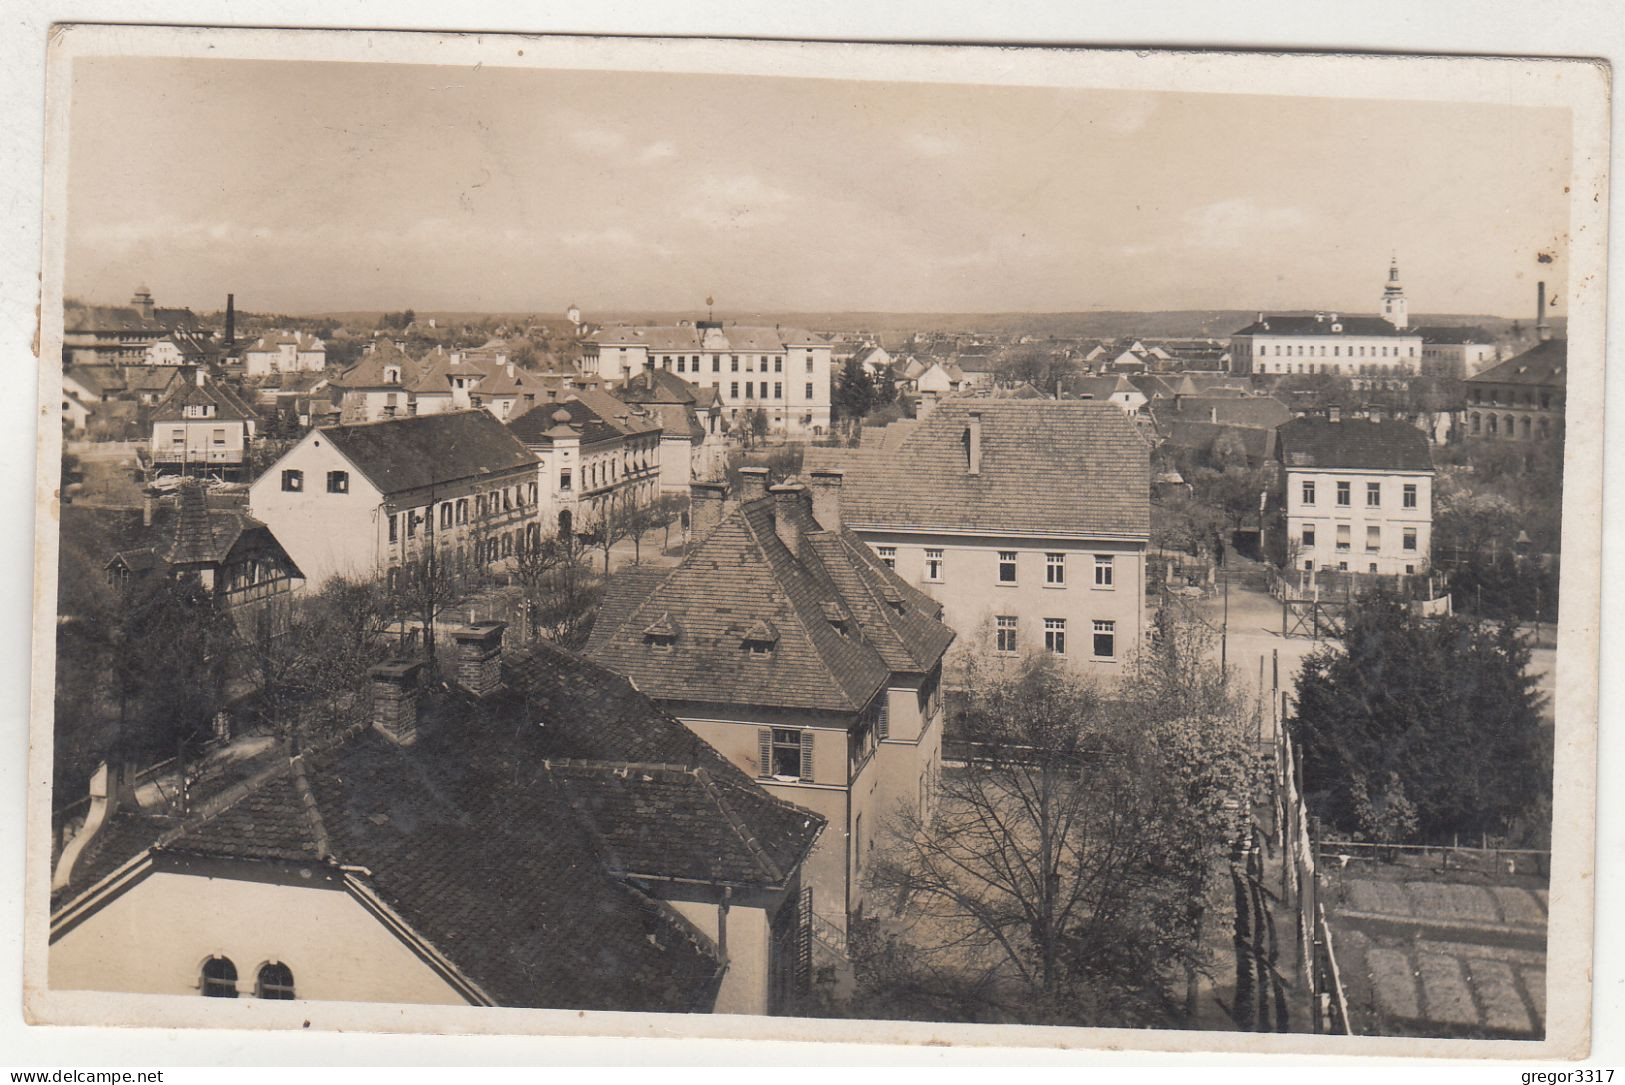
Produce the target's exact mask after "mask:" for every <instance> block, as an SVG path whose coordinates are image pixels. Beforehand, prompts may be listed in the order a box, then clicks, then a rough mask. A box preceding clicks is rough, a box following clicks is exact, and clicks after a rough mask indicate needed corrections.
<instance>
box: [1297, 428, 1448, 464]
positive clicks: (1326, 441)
mask: <svg viewBox="0 0 1625 1085" xmlns="http://www.w3.org/2000/svg"><path fill="white" fill-rule="evenodd" d="M1277 432H1278V434H1279V437H1278V444H1279V447H1280V454H1281V462H1282V463H1283V464H1284V465H1285V466H1286V468H1287V470H1291V469H1292V468H1294V467H1310V468H1319V469H1338V468H1342V469H1347V470H1375V471H1432V470H1433V454H1432V452H1431V451H1430V450H1429V448H1428V439H1427V435H1426V434H1424V433H1423V432H1422V431H1421V430H1419V429H1417V428H1416V427H1415V426H1413V425H1411V424H1410V423H1409V422H1401V421H1398V420H1396V419H1384V420H1383V421H1381V422H1373V421H1371V420H1370V419H1365V418H1352V419H1348V420H1346V421H1339V422H1333V421H1331V420H1330V419H1326V418H1313V417H1305V418H1294V419H1293V420H1292V421H1290V422H1288V423H1287V424H1286V425H1284V426H1282V427H1281V428H1280V429H1279V430H1278V431H1277Z"/></svg>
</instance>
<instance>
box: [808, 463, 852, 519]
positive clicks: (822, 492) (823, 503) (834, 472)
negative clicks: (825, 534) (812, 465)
mask: <svg viewBox="0 0 1625 1085" xmlns="http://www.w3.org/2000/svg"><path fill="white" fill-rule="evenodd" d="M845 478H846V472H844V471H842V470H841V469H840V468H838V467H821V468H819V469H817V470H815V471H813V472H812V507H813V519H814V520H817V521H818V526H819V527H821V528H823V529H824V530H825V531H839V530H841V483H842V482H843V481H844V480H845Z"/></svg>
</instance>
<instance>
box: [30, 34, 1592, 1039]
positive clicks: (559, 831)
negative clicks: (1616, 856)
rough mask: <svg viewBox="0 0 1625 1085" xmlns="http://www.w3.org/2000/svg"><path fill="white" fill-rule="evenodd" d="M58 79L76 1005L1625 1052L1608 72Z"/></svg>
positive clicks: (569, 64)
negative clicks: (1611, 1032) (1600, 689)
mask: <svg viewBox="0 0 1625 1085" xmlns="http://www.w3.org/2000/svg"><path fill="white" fill-rule="evenodd" d="M48 75H49V84H48V90H47V104H48V115H47V125H46V153H47V162H46V167H47V169H46V205H47V212H48V213H47V217H46V225H45V230H46V248H45V254H46V263H45V268H46V274H45V283H44V295H43V296H44V307H43V309H42V317H41V319H42V322H43V323H42V331H43V335H42V340H41V346H40V352H39V367H40V372H39V381H38V387H39V397H40V399H39V402H40V404H41V409H40V411H39V413H38V417H39V419H40V427H41V428H40V436H39V442H38V448H39V450H40V451H39V464H40V466H39V472H38V479H39V482H38V495H39V496H38V499H37V500H38V510H39V511H38V515H37V523H38V546H39V548H40V551H39V552H40V555H41V556H40V558H39V561H38V563H37V567H36V577H37V590H36V595H35V607H36V616H35V630H36V643H35V652H36V663H35V671H34V681H35V689H34V705H33V713H34V719H33V728H34V729H33V739H34V741H33V745H32V754H31V756H32V758H33V765H32V773H31V777H30V794H29V812H30V818H31V821H30V826H29V832H30V839H29V857H28V862H29V868H28V878H29V884H28V899H27V907H28V913H29V920H30V926H29V929H28V938H27V942H26V946H25V949H26V952H27V968H26V971H25V977H24V979H25V1002H26V1004H27V1006H28V1010H29V1013H30V1015H31V1017H33V1018H34V1019H37V1020H41V1021H44V1022H47V1023H61V1024H72V1023H116V1024H129V1025H167V1026H173V1025H185V1026H203V1025H224V1026H231V1027H238V1028H245V1027H247V1028H256V1027H257V1028H291V1029H301V1028H312V1027H314V1028H317V1029H324V1028H339V1027H362V1028H375V1029H383V1030H401V1031H412V1032H442V1031H443V1032H496V1033H504V1032H540V1033H557V1032H575V1033H583V1032H584V1033H589V1034H615V1035H621V1034H624V1035H640V1034H641V1035H648V1034H651V1033H655V1032H658V1033H661V1034H666V1033H671V1032H672V1031H673V1030H675V1032H676V1033H677V1034H693V1035H705V1036H713V1037H735V1036H763V1037H769V1038H798V1039H815V1038H830V1039H841V1040H877V1041H884V1042H890V1043H923V1042H928V1041H930V1040H931V1039H932V1038H933V1037H938V1036H942V1035H946V1036H949V1037H951V1040H950V1041H948V1042H952V1043H962V1044H1013V1045H1035V1046H1057V1047H1090V1046H1103V1045H1108V1044H1109V1045H1112V1046H1117V1047H1125V1046H1126V1047H1146V1048H1151V1049H1196V1050H1230V1051H1238V1050H1239V1051H1248V1050H1258V1051H1262V1050H1270V1051H1311V1050H1314V1051H1336V1052H1338V1053H1341V1054H1364V1053H1370V1054H1383V1053H1387V1054H1394V1053H1407V1054H1452V1055H1456V1056H1458V1057H1525V1058H1532V1057H1536V1056H1537V1055H1539V1054H1544V1055H1561V1054H1564V1053H1567V1054H1568V1055H1570V1056H1573V1055H1576V1054H1583V1053H1584V1051H1585V1048H1586V1045H1587V1044H1588V1043H1589V1035H1590V1027H1591V1026H1590V1019H1589V1009H1590V1005H1591V997H1592V992H1591V937H1592V901H1591V878H1592V874H1593V870H1592V866H1593V850H1592V849H1593V839H1594V833H1595V826H1594V821H1593V803H1594V796H1595V786H1596V785H1595V762H1594V756H1595V747H1596V735H1597V682H1598V674H1597V670H1598V659H1599V657H1598V623H1599V613H1598V598H1599V584H1600V566H1599V554H1600V551H1601V539H1602V527H1601V524H1602V520H1601V512H1600V495H1601V463H1602V437H1603V430H1602V387H1603V358H1604V355H1603V326H1604V325H1603V309H1604V290H1605V287H1606V274H1605V273H1606V242H1605V235H1606V227H1607V221H1606V186H1607V183H1608V165H1607V161H1608V158H1607V156H1608V142H1607V99H1608V93H1609V90H1608V78H1609V72H1608V69H1607V66H1606V65H1600V64H1598V63H1597V62H1589V61H1583V60H1574V61H1553V60H1544V61H1539V62H1537V61H1534V60H1519V59H1516V58H1513V59H1507V58H1501V59H1493V60H1492V59H1485V58H1465V57H1463V58H1448V59H1446V58H1437V57H1434V58H1423V57H1398V56H1376V55H1370V56H1352V55H1345V56H1333V55H1329V54H1327V55H1308V54H1304V55H1289V54H1270V55H1264V54H1258V55H1243V54H1235V53H1228V54H1221V53H1207V54H1204V53H1197V52H1191V53H1177V52H1140V53H1135V52H1129V51H1112V50H1086V49H1074V50H1064V49H1024V50H1008V49H1006V50H1001V49H994V48H986V47H978V46H954V47H929V46H908V45H841V44H835V43H797V42H748V41H734V42H725V41H720V40H715V41H706V40H697V39H690V40H684V41H678V40H658V39H641V40H638V39H611V38H601V39H594V38H579V39H568V38H538V37H524V36H517V35H513V36H503V35H485V36H478V37H476V36H471V35H430V34H411V33H393V34H367V35H346V34H343V33H340V32H323V31H245V30H236V31H228V30H205V29H195V30H175V29H161V28H137V27H123V28H111V27H94V26H68V27H59V28H57V30H56V32H55V33H54V34H53V40H52V43H51V53H50V57H49V60H48ZM1571 338H1572V339H1573V340H1574V346H1575V349H1574V351H1573V352H1572V354H1571V352H1570V350H1569V343H1570V339H1571ZM284 1003H285V1004H286V1005H283V1004H284ZM519 1011H523V1012H519ZM945 1027H947V1029H948V1030H947V1031H944V1029H945ZM1264 1034H1271V1035H1270V1036H1269V1038H1268V1039H1266V1038H1265V1036H1264ZM1317 1045H1318V1046H1317Z"/></svg>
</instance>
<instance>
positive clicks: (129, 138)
mask: <svg viewBox="0 0 1625 1085" xmlns="http://www.w3.org/2000/svg"><path fill="white" fill-rule="evenodd" d="M1569 156H1570V150H1569V116H1568V113H1567V111H1566V110H1555V109H1536V108H1525V107H1504V106H1489V105H1477V104H1461V103H1428V102H1401V101H1372V100H1347V99H1344V100H1339V99H1330V98H1302V97H1265V96H1241V95H1219V94H1181V93H1173V92H1168V93H1150V92H1139V91H1103V90H1078V89H1052V88H1021V87H992V86H964V85H942V84H904V83H885V82H858V81H851V80H814V79H788V78H782V79H781V78H769V77H756V76H735V75H703V74H664V73H653V72H612V71H611V72H591V71H550V70H522V69H501V68H476V69H472V70H471V69H469V68H466V67H457V68H451V67H429V66H421V65H402V64H381V63H375V64H363V63H304V62H286V61H242V60H224V61H216V60H202V59H169V58H141V59H125V58H93V59H81V60H78V61H76V62H75V70H74V88H73V98H72V104H71V113H70V136H69V147H68V224H67V249H66V281H65V293H66V295H67V296H69V297H77V298H79V299H81V300H85V301H88V302H93V303H100V304H123V303H125V302H126V301H127V300H128V298H129V296H130V293H131V291H132V290H133V289H134V288H135V286H136V285H137V284H138V283H145V284H146V285H148V286H149V287H150V288H151V289H152V291H153V294H154V296H155V297H156V299H157V301H158V304H160V305H177V306H178V305H184V306H190V307H193V308H196V309H199V310H212V309H217V308H221V307H223V305H224V296H225V294H226V292H227V291H232V292H234V293H235V294H236V296H237V305H238V306H239V308H242V309H245V310H249V311H260V312H264V311H280V312H290V313H292V312H322V311H338V310H347V309H404V308H408V307H411V308H415V309H417V310H435V309H439V310H483V311H492V312H502V311H526V312H544V313H545V312H562V311H563V309H564V307H565V306H566V305H568V304H571V303H575V304H578V305H580V306H581V307H582V309H583V311H584V312H585V313H586V315H587V317H588V319H589V320H590V319H591V318H592V314H593V313H594V311H600V312H614V311H627V310H659V311H672V310H695V309H697V308H699V307H701V306H703V305H704V299H705V297H706V296H707V295H712V296H714V297H715V298H716V304H717V308H718V309H719V310H722V311H728V310H735V311H750V310H778V311H796V312H818V311H843V310H844V311H851V310H863V311H887V312H971V313H983V312H1014V311H1033V312H1063V311H1087V310H1091V309H1127V310H1154V309H1276V310H1280V309H1329V310H1339V311H1346V312H1374V311H1375V309H1376V305H1377V297H1378V295H1379V293H1380V291H1381V287H1382V285H1383V282H1384V280H1385V279H1386V277H1387V269H1388V263H1389V259H1390V257H1391V256H1397V257H1398V259H1399V264H1400V269H1401V273H1402V280H1403V282H1404V284H1405V286H1406V291H1407V295H1408V297H1409V299H1410V304H1411V310H1412V312H1422V313H1426V312H1434V313H1466V314H1492V315H1504V316H1519V317H1523V316H1527V315H1529V313H1530V312H1532V310H1533V308H1534V300H1533V299H1534V281H1535V280H1536V279H1537V278H1544V279H1546V280H1547V282H1548V283H1549V286H1548V291H1549V293H1550V294H1551V295H1552V296H1553V297H1554V298H1556V299H1557V301H1558V308H1557V309H1556V310H1554V311H1555V312H1561V311H1562V310H1561V303H1562V276H1563V271H1564V267H1565V265H1566V262H1567V261H1566V258H1565V255H1564V254H1565V249H1566V245H1565V237H1566V230H1567V224H1568V212H1567V197H1566V196H1565V195H1564V192H1565V186H1566V185H1567V183H1568V180H1569V172H1570V167H1569ZM1543 253H1544V254H1547V255H1548V256H1552V257H1554V258H1555V263H1544V262H1541V261H1540V259H1539V257H1540V254H1543Z"/></svg>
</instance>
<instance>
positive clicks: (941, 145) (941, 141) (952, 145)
mask: <svg viewBox="0 0 1625 1085" xmlns="http://www.w3.org/2000/svg"><path fill="white" fill-rule="evenodd" d="M904 142H905V143H906V144H907V145H908V148H909V150H911V151H913V152H914V153H915V154H919V155H924V156H925V157H926V158H941V157H942V156H944V155H950V154H955V153H957V152H958V151H959V149H960V147H961V146H962V145H961V144H960V142H959V141H958V140H957V139H954V138H953V137H952V136H943V135H938V134H936V133H935V132H910V133H909V134H908V136H907V137H906V138H905V140H904Z"/></svg>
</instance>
